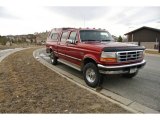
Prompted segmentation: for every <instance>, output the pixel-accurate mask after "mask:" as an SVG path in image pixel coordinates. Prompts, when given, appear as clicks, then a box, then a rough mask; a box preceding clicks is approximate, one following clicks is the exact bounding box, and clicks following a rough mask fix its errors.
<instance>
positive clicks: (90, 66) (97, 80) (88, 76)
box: [83, 63, 102, 88]
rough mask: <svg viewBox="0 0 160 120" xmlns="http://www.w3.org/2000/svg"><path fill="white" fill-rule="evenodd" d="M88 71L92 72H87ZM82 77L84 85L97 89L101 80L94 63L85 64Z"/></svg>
mask: <svg viewBox="0 0 160 120" xmlns="http://www.w3.org/2000/svg"><path fill="white" fill-rule="evenodd" d="M89 70H90V71H92V72H89ZM89 73H90V74H89ZM83 77H84V80H85V82H86V84H87V85H88V86H90V87H93V88H95V87H98V86H99V85H100V83H101V79H102V77H101V74H100V73H99V71H98V68H97V66H96V65H95V64H94V63H87V64H86V65H85V66H84V68H83ZM92 78H93V79H92Z"/></svg>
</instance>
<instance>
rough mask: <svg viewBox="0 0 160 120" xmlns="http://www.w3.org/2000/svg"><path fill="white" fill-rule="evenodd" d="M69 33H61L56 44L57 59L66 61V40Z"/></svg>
mask: <svg viewBox="0 0 160 120" xmlns="http://www.w3.org/2000/svg"><path fill="white" fill-rule="evenodd" d="M68 35H69V32H68V31H63V32H62V35H61V38H60V40H59V42H58V57H59V58H62V59H66V56H65V54H66V40H67V38H68Z"/></svg>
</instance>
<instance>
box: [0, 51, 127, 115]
mask: <svg viewBox="0 0 160 120" xmlns="http://www.w3.org/2000/svg"><path fill="white" fill-rule="evenodd" d="M33 50H35V48H34V49H33V48H32V49H27V50H23V51H20V52H17V53H14V54H12V55H10V56H9V57H7V58H6V59H4V60H3V61H2V62H1V63H0V112H1V113H128V111H126V110H124V109H123V108H121V107H119V106H117V105H116V104H113V103H111V102H109V101H107V100H105V99H102V98H100V97H98V96H96V95H95V94H92V93H90V92H89V91H87V90H85V89H82V88H80V87H79V86H77V85H75V84H73V83H71V82H69V81H67V80H66V79H65V78H63V77H61V76H60V75H58V74H56V73H54V72H53V71H51V70H50V69H48V68H47V67H45V66H43V65H42V64H40V63H39V62H37V61H36V60H35V59H34V58H33V56H32V52H33Z"/></svg>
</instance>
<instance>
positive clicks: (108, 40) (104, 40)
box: [101, 39, 111, 42]
mask: <svg viewBox="0 0 160 120" xmlns="http://www.w3.org/2000/svg"><path fill="white" fill-rule="evenodd" d="M104 41H111V40H109V39H108V40H101V42H104Z"/></svg>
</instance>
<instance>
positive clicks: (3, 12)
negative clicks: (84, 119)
mask: <svg viewBox="0 0 160 120" xmlns="http://www.w3.org/2000/svg"><path fill="white" fill-rule="evenodd" d="M0 18H3V19H18V17H17V16H14V15H12V14H10V12H8V10H7V9H5V8H4V7H0Z"/></svg>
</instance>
